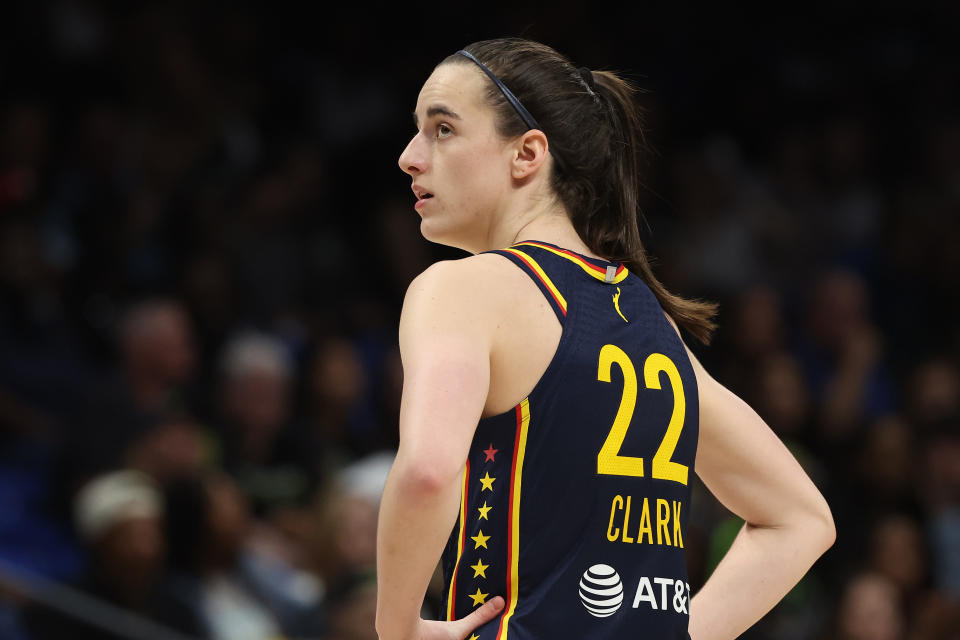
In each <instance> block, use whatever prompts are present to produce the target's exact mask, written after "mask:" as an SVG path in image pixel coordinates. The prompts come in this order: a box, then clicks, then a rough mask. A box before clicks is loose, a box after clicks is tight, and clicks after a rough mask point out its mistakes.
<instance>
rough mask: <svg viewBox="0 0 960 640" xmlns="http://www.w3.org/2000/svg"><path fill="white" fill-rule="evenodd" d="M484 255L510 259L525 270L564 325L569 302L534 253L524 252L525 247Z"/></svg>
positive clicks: (494, 250) (510, 248) (495, 250)
mask: <svg viewBox="0 0 960 640" xmlns="http://www.w3.org/2000/svg"><path fill="white" fill-rule="evenodd" d="M484 253H497V254H500V255H501V256H504V257H505V258H507V259H509V260H510V261H511V262H513V263H514V264H515V265H517V266H518V267H520V268H521V269H523V270H524V271H525V272H526V274H527V275H528V276H530V278H531V279H532V280H533V281H534V282H535V283H536V285H537V286H538V287H540V291H541V292H543V295H544V297H545V298H546V299H547V301H548V302H549V303H550V306H551V307H552V308H553V312H554V313H556V314H557V319H558V320H560V324H563V323H564V321H565V320H566V317H567V300H566V298H564V297H563V293H561V291H560V289H559V288H558V287H557V285H556V284H555V283H554V281H553V280H552V279H551V278H550V276H549V275H547V272H546V271H545V270H544V268H543V266H542V265H541V264H540V262H539V261H538V260H537V259H536V258H534V257H533V255H531V254H532V252H530V251H527V250H524V248H523V247H507V248H505V249H493V250H491V251H485V252H484Z"/></svg>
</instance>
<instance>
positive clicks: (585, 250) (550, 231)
mask: <svg viewBox="0 0 960 640" xmlns="http://www.w3.org/2000/svg"><path fill="white" fill-rule="evenodd" d="M524 240H539V241H541V242H549V243H550V244H554V245H557V246H558V247H563V248H564V249H569V250H571V251H574V252H576V253H581V254H584V255H586V256H591V257H594V258H599V257H600V256H597V255H596V254H594V252H593V251H591V250H590V248H589V247H588V246H587V245H586V244H585V243H584V242H583V240H581V239H580V236H579V235H578V234H577V231H576V229H574V228H573V224H572V223H571V222H570V219H569V218H568V217H567V214H566V212H563V211H561V212H560V213H559V214H548V215H541V216H537V217H535V218H533V219H531V220H529V221H527V222H525V223H524V224H523V225H521V226H519V227H518V228H517V229H516V230H515V232H514V233H513V235H512V237H511V238H510V240H509V242H507V245H510V244H515V243H517V242H522V241H524ZM505 246H506V245H505Z"/></svg>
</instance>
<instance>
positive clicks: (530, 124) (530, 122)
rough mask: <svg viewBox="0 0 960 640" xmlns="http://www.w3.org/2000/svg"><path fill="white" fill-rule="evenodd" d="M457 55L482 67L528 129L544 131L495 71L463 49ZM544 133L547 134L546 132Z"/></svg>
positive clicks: (560, 166)
mask: <svg viewBox="0 0 960 640" xmlns="http://www.w3.org/2000/svg"><path fill="white" fill-rule="evenodd" d="M456 55H461V56H463V57H464V58H467V59H468V60H472V61H473V62H474V63H476V65H477V66H478V67H480V69H482V70H483V72H484V73H485V74H487V77H488V78H490V79H491V80H493V84H495V85H497V88H498V89H500V92H501V93H502V94H503V97H504V98H506V99H507V102H509V103H510V105H511V106H512V107H513V108H514V109H515V110H516V111H517V113H518V114H520V117H521V118H522V119H523V121H524V123H525V124H526V125H527V128H528V129H538V130H540V131H543V127H541V126H540V123H539V122H537V119H536V118H534V117H533V116H532V115H530V112H529V111H527V108H526V107H524V106H523V104H521V103H520V100H519V99H518V98H517V96H515V95H513V91H510V89H508V88H507V85H505V84H503V82H502V81H501V80H500V78H498V77H497V76H496V75H495V74H494V73H493V71H490V69H487V67H486V65H485V64H483V63H482V62H480V61H479V60H477V58H476V57H475V56H474V55H473V54H472V53H470V52H469V51H465V50H463V49H461V50H460V51H457V54H456ZM544 133H546V132H545V131H544ZM548 148H549V149H550V155H552V156H553V160H554V162H556V163H557V166H558V168H560V169H561V170H562V169H563V168H564V167H563V161H562V160H560V158H559V156H557V154H555V153H554V152H553V149H552V148H550V147H549V146H548Z"/></svg>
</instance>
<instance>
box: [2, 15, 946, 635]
mask: <svg viewBox="0 0 960 640" xmlns="http://www.w3.org/2000/svg"><path fill="white" fill-rule="evenodd" d="M884 7H887V8H879V7H877V6H874V5H871V4H865V3H854V2H848V1H839V2H836V3H832V4H830V5H827V4H818V3H788V4H787V5H779V4H778V5H777V6H776V7H770V8H768V9H767V10H765V11H763V12H758V11H757V10H756V9H747V8H746V7H743V6H736V5H735V4H731V3H704V4H702V5H700V4H697V3H692V2H669V3H633V5H632V6H631V7H630V8H624V7H619V6H616V5H609V6H604V5H602V4H599V3H572V2H559V3H550V4H545V5H542V6H535V5H528V4H515V5H513V6H509V7H507V6H493V5H489V4H485V3H480V4H476V3H474V4H469V3H467V4H464V3H454V4H450V3H396V4H394V5H388V6H382V5H376V4H371V3H363V2H346V3H336V4H334V5H327V6H323V7H321V6H320V5H319V4H317V5H315V6H314V7H313V8H311V9H306V8H302V7H300V5H296V4H293V3H284V2H274V3H263V4H255V3H244V2H238V3H204V2H148V3H141V2H129V3H125V2H108V1H106V0H102V1H97V0H62V1H56V2H26V1H22V2H7V3H5V4H4V6H3V9H2V11H0V443H2V445H0V638H3V639H11V640H13V639H16V640H26V639H36V640H47V639H53V638H56V639H61V638H127V639H131V640H139V639H145V638H151V639H161V638H167V639H171V638H181V639H182V638H185V637H192V638H201V637H209V638H232V639H235V640H246V639H251V640H255V639H260V638H262V639H263V640H267V639H271V638H315V639H323V640H362V639H366V638H376V633H375V632H374V630H373V615H374V605H375V599H376V583H375V574H374V564H375V558H374V553H375V533H376V531H375V529H376V510H377V506H378V500H379V495H380V491H381V489H382V485H383V480H384V475H385V473H386V469H387V468H388V467H389V465H390V461H391V451H392V450H393V449H394V447H395V446H396V440H397V420H398V408H399V397H400V384H401V368H400V362H399V355H398V350H397V323H398V317H399V310H400V304H401V302H402V299H403V294H404V291H405V289H406V286H407V285H408V284H409V282H410V281H411V279H412V278H413V277H414V276H415V275H416V274H417V273H419V272H420V271H422V270H423V269H424V268H426V266H427V265H429V264H430V263H431V262H433V261H435V260H438V259H445V258H456V257H461V256H462V255H463V254H460V253H458V252H456V251H453V250H449V249H445V248H442V247H437V246H433V245H430V244H429V243H427V242H426V241H425V240H423V239H422V237H421V236H420V235H419V231H418V216H417V214H416V212H415V211H414V209H413V204H414V200H413V197H412V195H411V193H410V186H409V185H410V180H409V177H407V176H405V175H404V174H403V173H401V171H400V170H399V169H398V167H397V157H398V155H399V154H400V151H401V150H402V149H403V147H404V146H405V144H406V142H407V140H408V139H409V137H410V136H411V135H412V134H413V131H414V128H413V124H412V122H411V112H412V110H413V107H414V104H415V101H416V97H417V92H418V91H419V88H420V85H421V84H422V82H423V81H424V80H425V79H426V77H427V76H428V75H429V73H430V71H431V70H432V68H433V65H434V64H436V63H437V62H439V61H440V60H441V59H442V58H443V57H445V56H446V55H448V54H450V53H452V52H454V51H456V50H457V49H459V48H460V47H462V46H463V45H466V44H468V43H470V42H472V41H474V40H479V39H485V38H490V37H500V36H524V37H528V38H532V39H535V40H540V41H543V42H545V43H547V44H549V45H551V46H553V47H554V48H556V49H558V50H559V51H561V52H563V53H565V54H566V55H568V56H569V57H571V58H572V60H573V61H574V62H575V64H577V65H587V66H589V67H590V68H593V69H615V70H619V71H624V72H626V73H627V74H628V76H629V77H631V78H632V79H633V80H634V81H635V82H637V83H638V84H639V85H640V86H641V87H643V89H644V91H643V93H641V94H640V95H639V102H640V103H641V104H642V105H643V107H644V108H645V109H646V120H647V125H648V129H649V131H648V140H649V142H650V146H651V152H650V153H649V154H648V157H647V160H646V163H645V171H646V174H647V175H646V178H645V181H646V184H647V186H648V187H649V188H648V190H647V192H646V193H645V195H644V200H645V202H644V212H645V217H646V220H647V223H648V228H645V230H644V233H645V235H644V240H645V242H646V243H647V245H648V247H649V248H650V249H651V250H652V252H653V253H654V254H655V255H656V256H657V265H656V268H657V270H658V273H659V275H660V276H661V278H662V279H663V280H664V281H665V282H666V284H667V285H668V286H669V287H670V288H671V289H672V290H674V291H676V292H678V293H681V294H683V295H687V296H697V297H704V298H708V299H712V300H716V301H718V302H719V303H720V304H721V314H720V329H719V332H718V334H717V336H716V339H715V341H714V344H713V345H712V346H711V347H709V348H708V349H697V352H698V354H699V355H700V356H701V357H702V360H703V362H704V363H705V365H706V366H707V368H708V369H709V370H710V371H711V372H712V373H713V374H714V375H715V376H716V377H717V378H718V379H719V380H720V381H721V382H723V383H724V384H725V385H727V386H728V387H730V388H731V389H732V390H734V391H735V392H736V393H737V394H739V395H741V396H742V397H743V398H744V399H746V400H747V401H748V402H749V403H750V404H751V405H752V406H753V407H755V408H756V409H757V411H758V412H759V413H760V415H761V416H762V417H763V418H764V419H765V420H766V421H767V422H768V423H769V424H770V426H771V427H772V428H773V429H774V431H776V433H777V434H778V435H779V436H780V438H782V439H783V440H784V442H786V443H787V445H788V446H789V447H790V449H791V450H792V451H793V452H794V453H795V455H796V456H797V457H798V458H799V459H800V460H801V462H802V464H803V466H804V467H805V468H806V470H807V472H808V473H809V474H810V476H811V477H812V478H813V479H814V481H815V482H816V484H817V485H818V487H819V488H820V490H821V491H822V492H823V493H824V495H825V496H826V497H827V499H828V501H829V502H830V505H831V507H832V509H833V513H834V517H835V519H836V524H837V530H838V539H837V542H836V544H835V545H834V547H833V548H832V549H831V550H830V551H829V552H827V554H826V555H825V556H824V557H823V558H822V559H821V560H820V561H819V562H818V563H817V564H816V565H815V566H814V568H813V569H812V570H811V572H810V573H809V574H808V575H807V577H806V578H804V579H803V581H802V582H801V583H800V584H799V585H798V586H797V587H796V588H795V589H794V590H793V591H792V592H791V593H790V594H789V595H788V596H787V597H786V598H785V599H784V601H783V602H782V603H781V604H780V605H779V606H778V607H777V608H776V609H774V610H773V611H772V612H771V613H770V614H769V615H767V616H766V617H765V618H764V619H763V620H762V621H761V622H760V623H758V624H757V625H756V626H755V627H754V628H753V629H751V630H750V631H749V632H748V633H746V634H744V636H743V637H744V638H749V639H751V640H760V639H769V640H821V639H822V640H827V639H837V640H899V639H905V640H935V639H936V640H948V639H956V638H958V637H960V429H958V426H960V321H958V313H960V284H958V283H960V55H958V52H960V46H958V44H957V39H958V37H960V3H956V2H952V3H946V2H945V3H942V4H934V3H929V2H927V3H901V4H900V5H899V6H897V7H892V6H891V5H884ZM692 509H693V511H692V516H691V521H690V522H691V524H690V530H689V532H688V533H687V534H686V536H685V538H686V540H687V547H688V548H687V551H688V557H689V575H690V584H691V586H692V587H693V589H694V591H695V590H696V589H697V588H698V587H699V586H700V585H702V584H703V582H704V581H705V580H706V578H707V577H708V576H709V575H710V572H711V570H712V568H713V567H714V566H715V564H716V562H717V561H718V559H719V558H720V557H721V556H722V554H723V553H724V551H725V549H726V547H727V545H728V544H729V543H730V541H731V540H732V538H733V536H734V534H735V533H736V531H737V530H738V528H739V527H740V525H741V523H740V522H739V521H737V520H736V519H735V518H733V517H731V516H730V515H729V514H728V513H727V512H726V511H725V510H724V509H723V508H722V507H721V506H720V505H719V504H718V503H717V502H716V501H715V500H714V499H713V498H712V497H710V495H709V494H708V493H707V492H706V490H705V489H704V488H703V487H702V486H699V487H698V488H696V489H695V490H694V504H693V507H692ZM201 594H202V595H203V597H201ZM211 601H215V602H216V603H218V604H217V606H205V605H203V604H202V603H204V602H206V603H209V602H211ZM437 603H438V590H437V589H436V588H434V589H432V591H431V593H430V595H429V597H428V600H427V602H426V605H425V613H424V615H433V614H435V613H436V606H437ZM131 614H133V615H132V616H131ZM638 633H639V631H638ZM638 637H639V636H638ZM652 640H656V639H652ZM694 640H696V639H694Z"/></svg>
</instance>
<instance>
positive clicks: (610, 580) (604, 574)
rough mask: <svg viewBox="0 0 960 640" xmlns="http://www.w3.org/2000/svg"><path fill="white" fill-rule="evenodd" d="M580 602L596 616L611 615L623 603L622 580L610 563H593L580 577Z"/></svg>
mask: <svg viewBox="0 0 960 640" xmlns="http://www.w3.org/2000/svg"><path fill="white" fill-rule="evenodd" d="M580 602H582V603H583V606H584V608H585V609H586V610H587V611H588V612H589V613H590V615H592V616H594V617H596V618H606V617H607V616H612V615H613V614H615V613H616V612H617V610H618V609H620V605H622V604H623V582H622V581H621V580H620V575H619V574H618V573H617V572H616V570H615V569H614V568H613V567H611V566H610V565H606V564H595V565H593V566H592V567H590V568H589V569H587V570H586V571H585V572H584V574H583V577H582V578H581V579H580Z"/></svg>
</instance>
